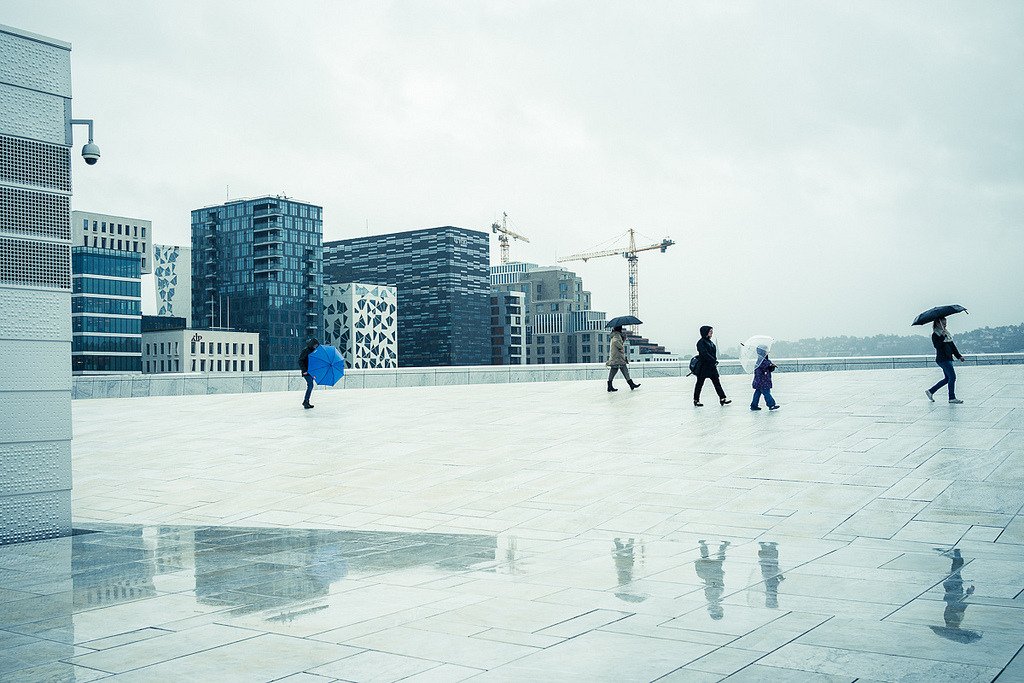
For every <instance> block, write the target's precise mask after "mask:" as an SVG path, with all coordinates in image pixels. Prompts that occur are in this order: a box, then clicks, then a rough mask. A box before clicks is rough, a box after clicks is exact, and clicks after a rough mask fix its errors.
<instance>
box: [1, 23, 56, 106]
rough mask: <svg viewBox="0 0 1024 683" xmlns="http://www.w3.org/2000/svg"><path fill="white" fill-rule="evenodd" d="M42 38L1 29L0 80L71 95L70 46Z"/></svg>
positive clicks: (41, 90)
mask: <svg viewBox="0 0 1024 683" xmlns="http://www.w3.org/2000/svg"><path fill="white" fill-rule="evenodd" d="M36 38H38V36H37V37H36ZM44 41H46V39H43V41H40V40H38V39H36V40H26V39H25V38H24V37H22V36H17V35H11V34H10V33H4V32H0V81H3V82H4V83H11V84H12V85H19V86H21V87H23V88H30V89H32V90H38V91H40V92H47V93H52V94H54V95H61V96H63V97H71V53H70V51H69V49H68V48H69V47H70V46H64V47H63V49H61V47H60V46H58V45H57V43H59V42H60V41H53V42H50V41H46V42H44Z"/></svg>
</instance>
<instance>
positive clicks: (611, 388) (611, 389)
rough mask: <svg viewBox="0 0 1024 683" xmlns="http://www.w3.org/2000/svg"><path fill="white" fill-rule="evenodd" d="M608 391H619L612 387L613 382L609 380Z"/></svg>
mask: <svg viewBox="0 0 1024 683" xmlns="http://www.w3.org/2000/svg"><path fill="white" fill-rule="evenodd" d="M608 391H618V389H616V388H615V387H613V386H612V381H611V380H608Z"/></svg>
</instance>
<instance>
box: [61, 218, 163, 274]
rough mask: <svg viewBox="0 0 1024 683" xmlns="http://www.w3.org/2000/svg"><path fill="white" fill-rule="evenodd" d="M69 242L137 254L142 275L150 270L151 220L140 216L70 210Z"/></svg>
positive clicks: (151, 263) (151, 261) (151, 248)
mask: <svg viewBox="0 0 1024 683" xmlns="http://www.w3.org/2000/svg"><path fill="white" fill-rule="evenodd" d="M71 243H72V244H73V245H75V246H76V247H96V248H98V249H110V250H111V251H120V252H124V253H126V254H137V255H138V257H139V259H140V260H141V262H142V263H141V266H142V274H143V275H148V274H149V273H151V272H153V223H152V221H147V220H145V219H142V218H129V217H128V216H114V215H111V214H106V213H92V212H90V211H72V212H71Z"/></svg>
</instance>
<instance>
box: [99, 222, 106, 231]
mask: <svg viewBox="0 0 1024 683" xmlns="http://www.w3.org/2000/svg"><path fill="white" fill-rule="evenodd" d="M106 231H107V222H106V221H103V222H102V223H100V232H106Z"/></svg>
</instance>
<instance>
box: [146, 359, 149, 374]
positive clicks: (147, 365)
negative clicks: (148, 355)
mask: <svg viewBox="0 0 1024 683" xmlns="http://www.w3.org/2000/svg"><path fill="white" fill-rule="evenodd" d="M146 372H149V361H148V360H147V361H146Z"/></svg>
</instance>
